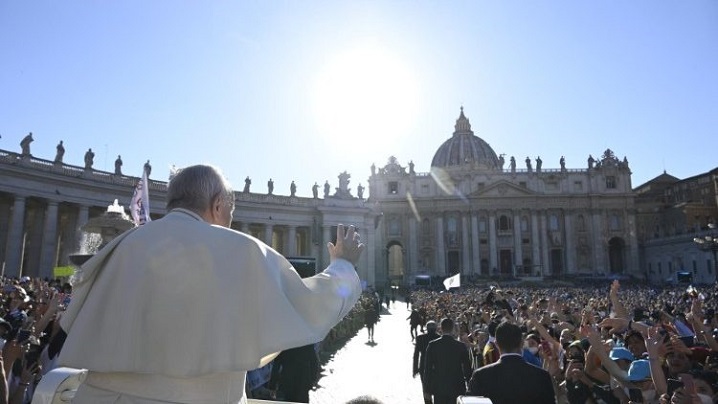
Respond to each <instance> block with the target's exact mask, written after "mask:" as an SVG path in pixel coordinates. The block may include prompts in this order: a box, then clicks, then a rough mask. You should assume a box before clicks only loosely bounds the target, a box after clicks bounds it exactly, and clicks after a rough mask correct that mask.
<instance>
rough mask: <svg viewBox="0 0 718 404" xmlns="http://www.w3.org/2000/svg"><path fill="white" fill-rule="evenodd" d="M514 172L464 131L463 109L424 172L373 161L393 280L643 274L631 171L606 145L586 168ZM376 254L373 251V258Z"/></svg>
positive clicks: (381, 235)
mask: <svg viewBox="0 0 718 404" xmlns="http://www.w3.org/2000/svg"><path fill="white" fill-rule="evenodd" d="M523 162H524V163H525V165H523V168H518V167H517V163H516V159H515V157H513V156H512V157H511V158H510V161H508V162H507V161H506V160H505V158H504V156H503V155H497V153H496V152H495V151H494V150H493V149H492V148H491V146H490V145H489V144H488V143H487V142H485V141H484V140H483V139H481V138H480V137H478V136H476V135H475V134H474V132H473V131H472V130H471V124H470V122H469V119H468V118H467V117H466V116H465V115H464V112H463V108H462V110H461V113H460V116H459V118H458V119H457V120H456V124H455V126H454V133H453V134H452V135H451V137H450V138H449V139H448V140H446V141H445V142H444V143H443V144H441V145H439V147H438V149H437V151H436V153H435V155H434V158H433V160H432V162H431V170H430V172H428V173H419V172H416V171H415V170H414V164H413V162H409V164H408V167H407V166H403V165H401V164H400V163H399V162H398V161H397V160H396V159H395V158H393V157H392V158H389V161H388V163H387V164H386V165H385V166H383V167H378V168H377V167H374V166H373V167H372V169H371V177H370V179H369V192H370V195H371V197H370V200H371V201H372V202H374V203H376V204H377V206H378V210H379V211H381V213H382V220H381V221H380V222H379V223H380V226H379V228H378V229H377V240H378V245H379V246H380V248H381V250H380V251H381V255H382V256H383V257H384V258H383V261H384V262H385V265H386V270H387V272H386V273H387V277H388V279H389V280H391V281H397V282H400V281H404V282H405V281H407V280H409V279H415V278H416V277H417V276H429V277H446V276H450V275H453V274H456V273H461V274H462V275H468V276H472V275H473V276H484V277H494V276H499V277H534V278H541V277H546V276H553V277H560V276H562V275H579V274H585V275H608V274H626V275H629V274H633V275H639V276H640V273H641V271H640V269H639V249H638V242H637V239H636V216H635V207H634V196H633V192H632V190H631V171H630V169H629V167H628V162H627V160H626V159H625V158H624V159H623V160H619V159H618V158H617V157H616V156H615V155H614V154H613V152H612V151H611V150H606V151H605V152H604V153H603V155H602V156H600V157H598V158H596V159H594V158H593V157H592V156H590V155H589V158H588V160H587V164H586V166H585V167H584V168H566V166H565V160H564V159H563V157H562V158H561V160H560V161H559V162H558V163H559V167H557V168H545V167H544V166H543V162H542V161H541V159H540V157H539V158H537V159H536V160H535V161H534V160H532V159H530V158H529V157H527V158H526V160H524V161H523ZM377 255H378V254H377Z"/></svg>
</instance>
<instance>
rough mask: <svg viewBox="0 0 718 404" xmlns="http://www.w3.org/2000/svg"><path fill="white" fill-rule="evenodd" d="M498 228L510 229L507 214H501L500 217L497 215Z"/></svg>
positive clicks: (509, 220) (502, 229) (501, 229)
mask: <svg viewBox="0 0 718 404" xmlns="http://www.w3.org/2000/svg"><path fill="white" fill-rule="evenodd" d="M499 230H500V231H509V230H511V219H510V218H509V217H508V216H506V215H501V217H499Z"/></svg>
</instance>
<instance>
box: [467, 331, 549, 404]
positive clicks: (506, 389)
mask: <svg viewBox="0 0 718 404" xmlns="http://www.w3.org/2000/svg"><path fill="white" fill-rule="evenodd" d="M496 343H497V345H498V346H499V350H500V351H501V358H500V359H499V361H498V362H496V363H494V364H491V365H487V366H484V367H482V368H481V369H478V370H476V371H475V372H474V375H473V376H471V380H470V381H469V392H468V393H469V395H472V396H483V397H487V398H490V399H491V402H492V403H493V404H514V403H535V404H555V403H556V396H555V394H554V391H553V383H552V382H551V376H550V375H549V374H548V372H547V371H545V370H543V369H541V368H538V367H536V366H534V365H529V364H528V363H526V362H525V361H524V359H523V357H522V356H521V351H522V349H521V348H522V343H523V339H522V335H521V329H520V328H519V327H518V326H516V325H514V324H510V323H502V324H501V325H499V326H498V327H497V328H496Z"/></svg>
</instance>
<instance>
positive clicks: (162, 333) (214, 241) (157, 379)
mask: <svg viewBox="0 0 718 404" xmlns="http://www.w3.org/2000/svg"><path fill="white" fill-rule="evenodd" d="M81 276H82V280H81V281H80V282H79V283H78V284H76V285H75V289H74V291H73V298H72V302H71V303H70V305H69V307H68V308H67V311H66V312H65V313H64V314H63V316H62V319H61V320H60V324H61V325H62V328H63V329H64V330H65V331H66V332H67V334H68V336H67V340H66V341H65V345H64V346H63V348H62V351H61V353H60V357H59V364H60V365H61V366H68V367H74V368H84V369H88V370H89V372H88V377H87V379H86V381H85V383H84V384H83V385H82V386H81V387H80V389H79V390H78V392H77V395H76V396H75V400H74V401H73V402H74V403H103V402H112V403H157V402H162V403H165V402H169V403H232V404H235V403H240V402H241V403H244V402H245V401H246V399H245V396H244V381H245V375H246V371H247V370H251V369H255V368H257V367H260V365H263V364H264V362H267V361H268V360H270V359H271V356H270V355H272V354H274V353H277V352H279V351H281V350H284V349H288V348H293V347H297V346H302V345H307V344H310V343H314V342H317V341H320V340H322V339H323V338H324V337H325V336H326V334H327V333H328V332H329V331H330V330H331V328H332V327H333V326H334V325H335V324H336V323H338V322H339V321H340V320H341V319H342V318H343V317H344V316H345V315H346V314H347V313H348V312H349V310H350V309H351V308H352V307H353V306H354V304H355V303H356V301H357V300H358V298H359V295H360V293H361V287H360V283H359V277H358V276H357V274H356V271H355V270H354V267H353V265H352V264H351V263H349V262H348V261H346V260H343V259H338V260H335V261H334V262H333V263H332V264H331V265H329V267H328V268H327V269H325V270H324V271H323V272H321V273H319V274H317V275H316V276H314V277H311V278H306V279H301V278H300V277H299V275H298V274H297V272H296V271H294V270H293V269H292V266H291V264H290V263H289V262H288V261H287V260H286V259H285V258H284V257H282V256H281V255H280V254H279V253H277V252H276V251H274V250H273V249H271V248H270V247H268V246H267V245H265V244H264V243H262V242H261V241H259V240H257V239H255V238H253V237H251V236H248V235H246V234H244V233H240V232H237V231H235V230H231V229H227V228H224V227H221V226H213V225H210V224H208V223H207V222H204V221H203V220H202V219H201V217H200V216H198V215H196V214H195V213H193V212H190V211H188V210H184V209H175V210H173V211H171V212H170V213H169V214H167V215H166V216H165V217H164V218H162V219H160V220H157V221H153V222H150V223H147V224H145V225H143V226H141V227H139V228H137V229H135V230H131V231H128V232H126V233H124V234H122V235H121V236H119V237H118V238H116V239H115V240H113V241H112V242H111V243H109V244H108V245H107V246H105V247H104V248H103V249H102V250H100V251H99V252H98V253H97V254H96V255H95V256H94V257H93V258H92V259H90V260H89V261H87V263H85V265H83V266H82V275H81Z"/></svg>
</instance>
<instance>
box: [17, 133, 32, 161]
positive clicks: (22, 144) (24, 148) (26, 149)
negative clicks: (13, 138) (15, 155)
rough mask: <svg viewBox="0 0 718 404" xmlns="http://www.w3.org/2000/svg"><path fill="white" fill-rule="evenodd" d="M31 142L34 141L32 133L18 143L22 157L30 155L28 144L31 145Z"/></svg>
mask: <svg viewBox="0 0 718 404" xmlns="http://www.w3.org/2000/svg"><path fill="white" fill-rule="evenodd" d="M33 140H35V139H33V138H32V132H30V133H28V134H27V136H25V137H24V138H22V141H20V148H21V149H22V155H23V156H29V155H30V143H32V141H33Z"/></svg>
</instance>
